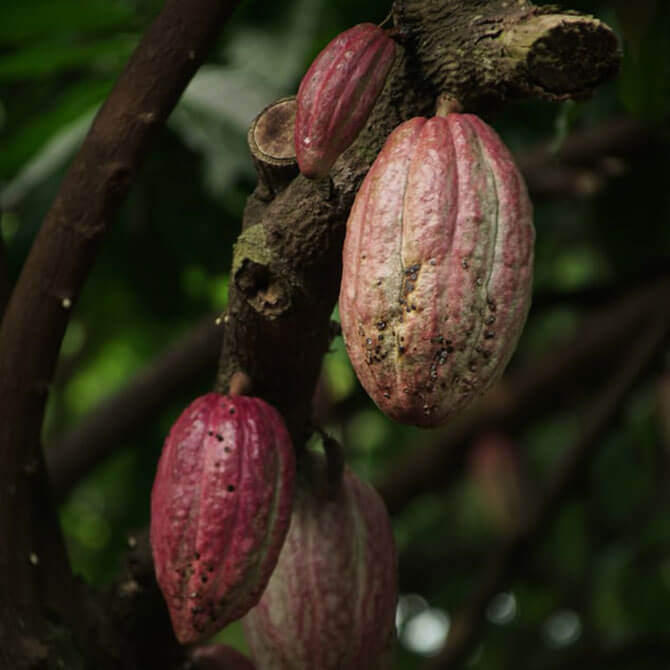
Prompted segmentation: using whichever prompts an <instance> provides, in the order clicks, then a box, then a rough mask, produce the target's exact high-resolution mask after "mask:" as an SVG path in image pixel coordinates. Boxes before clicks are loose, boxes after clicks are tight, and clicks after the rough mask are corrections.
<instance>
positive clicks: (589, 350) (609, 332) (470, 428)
mask: <svg viewBox="0 0 670 670" xmlns="http://www.w3.org/2000/svg"><path fill="white" fill-rule="evenodd" d="M668 302H670V280H668V279H667V277H666V278H665V279H662V280H659V281H657V282H654V283H653V284H651V285H650V286H647V287H645V288H644V289H641V290H639V291H637V292H635V293H633V294H632V295H629V296H627V297H626V298H625V299H624V300H622V301H621V302H620V303H616V304H615V305H614V306H613V307H610V308H609V309H604V310H601V311H599V312H597V313H595V314H592V315H591V316H590V319H589V322H587V323H586V324H584V325H583V326H582V327H581V328H580V331H579V335H578V336H577V337H575V339H574V341H573V342H571V343H570V344H569V345H567V346H566V347H564V348H562V349H561V350H560V351H558V352H557V351H551V352H550V353H548V354H546V355H545V356H544V357H543V358H542V359H540V360H539V361H533V362H532V363H530V364H529V365H528V366H527V367H524V368H522V369H521V370H519V371H518V372H517V373H515V374H512V375H509V376H507V377H504V378H503V380H502V382H501V383H500V384H499V385H498V387H497V388H496V389H493V390H492V391H491V392H490V393H489V394H488V395H487V396H486V397H485V398H484V399H483V400H482V402H481V403H480V404H479V405H478V406H476V407H473V408H472V409H471V410H469V411H467V412H465V413H464V414H463V415H461V416H460V417H457V418H456V419H455V420H454V421H453V422H451V423H450V424H449V425H448V426H446V427H445V428H443V429H441V430H439V431H437V432H436V434H435V438H434V439H433V440H432V441H431V443H430V444H428V445H426V447H424V448H423V449H422V450H420V451H417V450H416V449H414V450H412V452H411V454H409V453H408V455H407V456H406V457H405V458H402V459H400V460H399V461H398V462H397V463H395V464H394V465H393V467H392V468H391V469H390V470H389V471H388V472H387V474H386V476H385V478H384V480H383V481H382V482H379V483H378V484H377V488H378V489H379V491H380V493H381V494H382V497H383V498H384V500H385V501H386V504H387V507H388V509H389V512H390V513H391V514H393V513H394V512H396V511H398V510H400V509H402V508H403V507H404V506H405V505H406V504H407V503H408V502H409V500H411V499H412V498H413V497H415V496H416V495H418V494H420V493H422V492H425V491H427V490H430V489H433V488H439V487H443V486H445V484H446V483H447V481H448V479H449V478H450V477H452V476H455V475H456V473H458V472H460V469H459V467H458V466H459V464H460V463H461V462H462V460H463V458H464V455H465V452H466V448H467V446H468V445H469V443H470V441H471V439H472V437H473V436H474V435H475V434H476V433H477V432H479V431H481V430H484V429H485V428H486V427H487V426H498V427H499V426H501V425H505V426H508V427H511V425H519V424H520V423H521V422H523V420H524V418H525V417H528V416H533V415H535V414H536V413H537V412H538V411H540V408H542V407H546V406H555V401H556V394H555V393H552V392H551V391H552V389H553V390H554V391H556V390H558V389H559V384H560V383H561V382H565V381H566V380H569V379H570V378H571V377H572V376H574V374H575V372H574V371H575V370H582V371H583V370H584V369H585V366H587V365H588V364H589V363H593V362H594V360H595V359H597V358H598V356H603V355H604V354H606V353H607V352H608V351H610V350H612V349H613V348H615V347H616V348H617V349H616V351H617V352H618V347H619V346H620V345H621V342H622V341H623V340H625V339H626V338H629V337H630V335H631V333H632V332H634V331H635V329H636V327H637V325H638V324H639V323H641V322H643V321H644V320H645V319H648V318H649V316H650V315H652V314H654V313H656V311H657V310H658V305H659V304H668Z"/></svg>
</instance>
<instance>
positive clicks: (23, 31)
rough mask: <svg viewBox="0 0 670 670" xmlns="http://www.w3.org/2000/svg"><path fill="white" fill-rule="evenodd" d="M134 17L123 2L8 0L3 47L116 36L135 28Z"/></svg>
mask: <svg viewBox="0 0 670 670" xmlns="http://www.w3.org/2000/svg"><path fill="white" fill-rule="evenodd" d="M132 19H133V13H132V11H131V10H130V7H128V6H127V5H125V4H123V3H121V2H109V1H107V2H101V1H100V0H58V2H54V1H53V0H20V1H17V0H14V1H12V0H9V1H8V0H4V1H3V3H2V7H1V8H0V46H7V45H11V44H20V43H22V42H26V41H29V40H35V39H37V38H40V37H44V36H49V37H51V36H52V35H55V34H60V35H67V34H69V35H73V34H77V33H79V34H81V33H91V32H94V31H95V32H98V33H100V32H108V33H109V32H112V31H117V30H118V29H119V28H122V27H124V26H125V27H128V28H129V27H132Z"/></svg>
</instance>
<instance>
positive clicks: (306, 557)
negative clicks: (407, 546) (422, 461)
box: [242, 469, 397, 670]
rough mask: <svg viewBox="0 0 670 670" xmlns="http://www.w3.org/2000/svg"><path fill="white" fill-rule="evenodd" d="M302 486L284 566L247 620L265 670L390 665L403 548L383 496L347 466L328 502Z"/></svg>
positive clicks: (361, 669)
mask: <svg viewBox="0 0 670 670" xmlns="http://www.w3.org/2000/svg"><path fill="white" fill-rule="evenodd" d="M302 484H303V482H299V484H298V491H297V493H296V504H295V508H294V511H293V517H292V519H291V526H290V528H289V532H288V535H287V536H286V542H285V543H284V547H283V548H282V551H281V554H280V556H279V562H278V563H277V567H276V568H275V571H274V572H273V574H272V577H271V578H270V582H269V583H268V586H267V588H266V590H265V593H264V594H263V597H262V598H261V600H260V602H259V603H258V605H256V607H254V608H253V609H252V610H251V611H250V612H249V613H248V614H247V615H246V617H245V618H244V619H243V620H242V621H243V624H244V630H245V633H246V637H247V642H248V643H249V647H250V649H251V655H252V658H253V659H254V662H255V663H256V666H257V668H258V670H304V669H305V668H309V669H310V670H343V669H344V668H346V669H347V670H383V669H386V668H389V667H390V662H391V653H392V646H393V642H394V638H395V608H396V600H397V577H396V550H395V544H394V541H393V533H392V530H391V524H390V520H389V517H388V514H387V512H386V508H385V506H384V503H383V502H382V499H381V498H380V496H379V494H378V493H377V492H376V491H375V490H374V489H373V488H372V487H371V486H370V485H368V484H366V483H365V482H363V481H361V480H360V479H359V478H358V477H357V476H356V475H355V474H353V473H352V472H351V471H350V470H348V469H345V471H344V476H343V480H342V486H341V487H340V489H339V491H338V493H337V495H336V496H335V497H334V498H333V499H328V498H327V497H326V496H325V495H324V493H323V492H322V490H321V491H319V490H316V489H315V488H314V487H310V486H303V485H302Z"/></svg>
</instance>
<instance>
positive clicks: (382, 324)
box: [377, 321, 386, 330]
mask: <svg viewBox="0 0 670 670" xmlns="http://www.w3.org/2000/svg"><path fill="white" fill-rule="evenodd" d="M384 328H386V321H377V330H384Z"/></svg>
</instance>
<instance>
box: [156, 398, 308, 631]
mask: <svg viewBox="0 0 670 670" xmlns="http://www.w3.org/2000/svg"><path fill="white" fill-rule="evenodd" d="M294 491H295V455H294V452H293V447H292V445H291V440H290V437H289V435H288V432H287V430H286V427H285V425H284V422H283V420H282V418H281V416H280V414H279V412H277V410H275V409H274V408H273V407H271V406H270V405H268V404H267V403H266V402H264V401H263V400H260V399H259V398H249V397H244V396H232V397H228V396H223V395H219V394H218V393H209V394H207V395H205V396H202V397H200V398H197V399H196V400H195V401H194V402H192V403H191V404H190V405H189V406H188V407H187V408H186V409H185V410H184V411H183V412H182V414H181V416H180V417H179V418H178V419H177V421H176V422H175V424H174V425H173V426H172V429H171V430H170V434H169V435H168V437H167V439H166V440H165V444H164V446H163V452H162V454H161V457H160V461H159V463H158V471H157V473H156V478H155V480H154V485H153V490H152V492H151V531H150V539H151V547H152V552H153V558H154V567H155V571H156V579H157V580H158V585H159V586H160V588H161V591H162V592H163V596H164V598H165V601H166V603H167V606H168V610H169V612H170V618H171V619H172V626H173V628H174V632H175V634H176V636H177V639H178V640H179V641H180V642H182V643H186V642H193V641H195V640H198V639H200V638H202V637H204V636H206V635H211V634H213V633H215V632H216V631H217V630H219V629H221V628H223V626H224V625H225V624H227V623H229V622H230V621H233V620H234V619H237V618H239V617H241V616H242V615H243V614H244V613H245V612H246V611H247V610H248V609H249V608H251V607H252V606H253V605H255V604H256V602H257V601H258V599H259V598H260V596H261V594H262V592H263V589H264V588H265V585H266V583H267V580H268V579H269V577H270V573H271V572H272V570H273V569H274V566H275V564H276V562H277V558H278V556H279V551H280V549H281V545H282V543H283V541H284V537H285V536H286V532H287V530H288V525H289V521H290V516H291V509H292V505H293V497H294Z"/></svg>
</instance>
